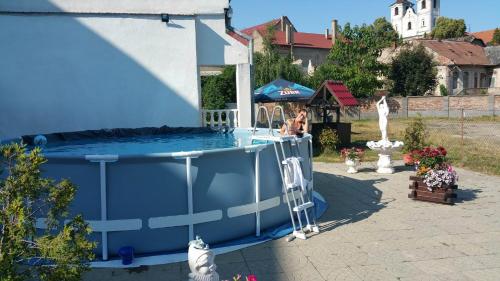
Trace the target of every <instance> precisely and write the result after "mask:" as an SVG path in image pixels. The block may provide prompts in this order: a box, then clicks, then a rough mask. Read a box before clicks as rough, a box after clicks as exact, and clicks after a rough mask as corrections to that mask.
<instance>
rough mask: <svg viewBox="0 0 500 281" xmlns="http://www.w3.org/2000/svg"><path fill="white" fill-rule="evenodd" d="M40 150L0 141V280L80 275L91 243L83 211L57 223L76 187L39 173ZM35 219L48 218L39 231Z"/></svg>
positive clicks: (53, 279)
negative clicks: (62, 224) (42, 231)
mask: <svg viewBox="0 0 500 281" xmlns="http://www.w3.org/2000/svg"><path fill="white" fill-rule="evenodd" d="M45 162H46V159H45V158H43V156H42V155H41V152H40V149H38V148H35V149H33V150H32V151H30V152H29V153H27V152H26V148H25V146H23V145H18V144H12V145H5V146H0V226H1V228H0V280H2V281H4V280H5V281H21V280H42V281H56V280H69V281H76V280H80V276H81V274H82V273H83V272H84V271H86V270H87V269H88V265H89V261H90V260H91V259H93V253H92V251H93V249H94V247H95V244H94V243H92V242H89V241H88V240H87V236H88V235H89V234H90V228H89V227H88V225H87V224H86V223H85V222H84V220H83V218H82V217H81V216H77V217H75V218H73V219H71V220H70V221H69V223H67V224H65V225H64V226H62V227H61V226H60V222H62V221H63V220H64V219H65V218H67V215H68V206H69V204H70V203H71V201H72V200H73V198H74V195H75V192H76V187H75V186H74V185H73V184H72V183H71V182H69V181H68V180H62V181H60V182H57V183H56V182H54V181H53V180H51V179H47V178H43V177H42V175H41V172H40V166H41V165H42V164H44V163H45ZM37 218H47V219H46V225H47V229H46V230H45V233H44V234H41V235H40V233H39V232H38V231H37V230H36V228H35V222H36V219H37Z"/></svg>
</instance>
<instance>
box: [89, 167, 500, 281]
mask: <svg viewBox="0 0 500 281" xmlns="http://www.w3.org/2000/svg"><path fill="white" fill-rule="evenodd" d="M398 168H399V169H398V172H397V173H396V174H393V175H378V174H377V173H375V172H374V170H375V166H374V164H373V163H366V164H364V165H363V167H362V169H361V173H359V174H356V175H348V174H346V173H345V172H344V171H345V166H344V165H342V164H323V163H321V164H320V163H316V164H315V171H316V173H315V186H316V189H317V190H318V191H319V192H320V193H321V194H322V195H323V196H324V197H325V198H326V199H327V201H328V203H329V205H330V207H329V209H328V210H327V212H326V213H325V215H324V216H323V217H322V218H321V225H320V226H321V233H320V234H319V235H315V236H312V237H310V239H308V240H307V241H301V240H295V241H293V242H286V240H285V239H284V238H283V239H280V240H276V241H271V242H268V243H264V244H261V245H258V246H255V247H251V248H247V249H244V250H240V251H237V252H232V253H229V254H225V255H220V256H217V257H216V260H215V261H216V263H217V266H218V270H217V271H218V272H219V274H220V276H221V278H222V279H229V280H231V276H232V275H233V274H237V273H242V274H249V273H253V274H256V275H257V277H258V280H259V281H265V280H270V281H271V280H272V281H281V280H290V281H291V280H303V281H316V280H384V281H386V280H422V281H424V280H425V281H432V280H481V281H486V280H495V281H497V280H500V215H499V214H500V177H493V176H485V175H482V174H478V173H474V172H470V171H465V170H458V172H459V175H460V182H459V188H460V190H459V192H458V196H459V202H458V203H457V204H456V205H455V206H446V205H438V204H431V203H425V202H417V201H412V200H410V199H408V197H407V194H408V192H409V189H408V185H409V180H408V177H409V175H411V174H412V172H411V171H410V170H409V169H407V168H405V167H403V166H399V167H398ZM187 273H188V267H187V263H177V264H171V265H164V266H152V267H143V268H138V269H133V270H109V269H106V270H104V269H99V270H93V271H92V272H90V273H88V274H87V275H86V278H85V279H86V280H89V281H98V280H111V281H122V280H164V281H170V280H172V281H173V280H183V281H185V280H187Z"/></svg>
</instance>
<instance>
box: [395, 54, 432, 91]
mask: <svg viewBox="0 0 500 281" xmlns="http://www.w3.org/2000/svg"><path fill="white" fill-rule="evenodd" d="M436 75H437V68H436V64H435V62H434V61H433V59H432V56H431V55H430V54H428V53H427V52H426V51H425V48H424V47H423V46H422V45H418V46H417V47H415V48H414V49H406V50H403V51H401V53H399V55H397V56H396V57H395V58H394V59H393V61H392V63H391V66H390V72H389V76H388V77H389V79H391V80H392V81H393V83H394V84H393V86H392V89H391V92H392V93H393V94H396V95H401V96H404V97H406V96H423V95H425V94H427V93H429V92H431V91H432V90H434V88H435V86H436V83H437V78H436Z"/></svg>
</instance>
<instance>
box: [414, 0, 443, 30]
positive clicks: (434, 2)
mask: <svg viewBox="0 0 500 281" xmlns="http://www.w3.org/2000/svg"><path fill="white" fill-rule="evenodd" d="M440 2H441V0H417V9H418V12H417V16H418V22H417V24H418V31H417V36H424V35H425V34H430V33H431V32H432V29H434V27H435V26H436V19H437V18H438V17H439V15H440V4H441V3H440Z"/></svg>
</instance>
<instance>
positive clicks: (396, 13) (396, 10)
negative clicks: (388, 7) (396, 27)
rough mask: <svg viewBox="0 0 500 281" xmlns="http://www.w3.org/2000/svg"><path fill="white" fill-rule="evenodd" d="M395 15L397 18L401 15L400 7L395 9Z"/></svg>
mask: <svg viewBox="0 0 500 281" xmlns="http://www.w3.org/2000/svg"><path fill="white" fill-rule="evenodd" d="M394 15H395V16H397V15H399V8H398V7H396V8H394Z"/></svg>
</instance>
